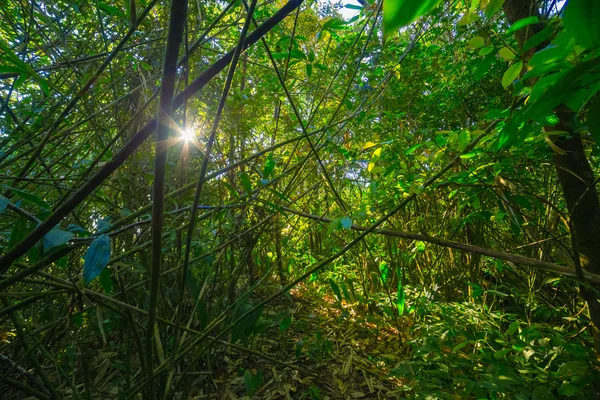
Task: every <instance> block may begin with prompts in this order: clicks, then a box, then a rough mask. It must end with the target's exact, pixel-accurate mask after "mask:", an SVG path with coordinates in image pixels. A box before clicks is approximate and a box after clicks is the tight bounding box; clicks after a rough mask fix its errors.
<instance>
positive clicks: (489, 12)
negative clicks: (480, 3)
mask: <svg viewBox="0 0 600 400" xmlns="http://www.w3.org/2000/svg"><path fill="white" fill-rule="evenodd" d="M502 4H504V0H490V2H489V3H488V5H487V6H486V7H485V16H486V17H487V18H492V17H493V16H494V14H496V13H497V12H498V10H499V9H500V8H502Z"/></svg>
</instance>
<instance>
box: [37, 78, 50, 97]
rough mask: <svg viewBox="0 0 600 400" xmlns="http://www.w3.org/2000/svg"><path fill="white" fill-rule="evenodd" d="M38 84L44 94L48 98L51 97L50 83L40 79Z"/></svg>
mask: <svg viewBox="0 0 600 400" xmlns="http://www.w3.org/2000/svg"><path fill="white" fill-rule="evenodd" d="M37 83H38V85H39V87H40V89H42V92H44V93H45V94H46V96H49V95H50V86H48V81H47V80H45V79H38V80H37Z"/></svg>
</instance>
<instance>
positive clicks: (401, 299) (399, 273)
mask: <svg viewBox="0 0 600 400" xmlns="http://www.w3.org/2000/svg"><path fill="white" fill-rule="evenodd" d="M396 275H397V276H398V293H397V296H398V298H397V299H396V306H397V307H398V315H400V316H402V314H404V305H405V297H406V295H405V294H404V285H403V284H402V270H401V269H400V267H398V268H396Z"/></svg>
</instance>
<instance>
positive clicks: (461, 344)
mask: <svg viewBox="0 0 600 400" xmlns="http://www.w3.org/2000/svg"><path fill="white" fill-rule="evenodd" d="M468 344H469V341H468V340H465V341H464V342H460V343H459V344H457V345H456V346H454V348H453V349H452V353H456V352H457V351H459V350H460V349H462V348H463V347H465V346H466V345H468Z"/></svg>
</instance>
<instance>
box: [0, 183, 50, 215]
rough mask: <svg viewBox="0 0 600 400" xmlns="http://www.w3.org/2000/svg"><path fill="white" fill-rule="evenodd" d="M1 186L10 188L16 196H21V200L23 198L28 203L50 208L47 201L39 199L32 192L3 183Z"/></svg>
mask: <svg viewBox="0 0 600 400" xmlns="http://www.w3.org/2000/svg"><path fill="white" fill-rule="evenodd" d="M3 186H4V188H6V189H9V190H11V191H12V192H13V193H14V194H16V195H17V196H18V197H20V198H22V199H23V200H25V201H27V202H29V203H33V204H35V205H37V206H39V207H41V208H45V209H47V210H49V209H51V207H50V205H49V204H48V203H46V202H45V201H44V200H42V199H40V198H39V197H38V196H36V195H34V194H31V193H27V192H24V191H23V190H20V189H15V188H12V187H10V186H7V185H3Z"/></svg>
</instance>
